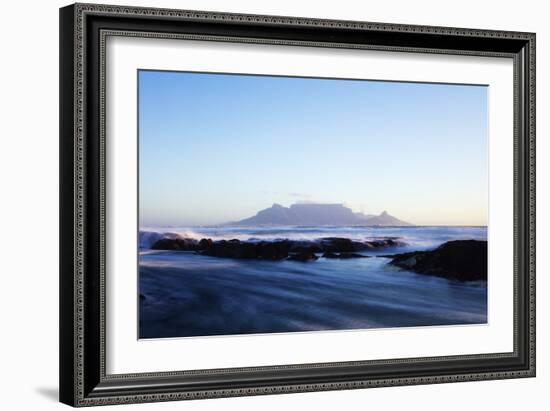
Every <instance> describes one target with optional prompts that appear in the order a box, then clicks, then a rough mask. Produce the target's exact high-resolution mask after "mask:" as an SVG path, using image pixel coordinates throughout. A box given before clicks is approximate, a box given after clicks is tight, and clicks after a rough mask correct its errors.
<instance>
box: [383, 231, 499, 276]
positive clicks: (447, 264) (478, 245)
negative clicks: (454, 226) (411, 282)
mask: <svg viewBox="0 0 550 411" xmlns="http://www.w3.org/2000/svg"><path fill="white" fill-rule="evenodd" d="M385 257H389V258H391V259H392V260H391V261H390V264H391V265H394V266H396V267H399V268H402V269H405V270H410V271H414V272H416V273H419V274H426V275H433V276H437V277H444V278H447V279H449V280H455V281H487V265H488V264H487V241H479V240H455V241H448V242H446V243H444V244H442V245H441V246H439V247H438V248H436V249H435V250H431V251H414V252H410V253H403V254H396V255H389V256H385Z"/></svg>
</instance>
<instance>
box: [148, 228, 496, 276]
mask: <svg viewBox="0 0 550 411" xmlns="http://www.w3.org/2000/svg"><path fill="white" fill-rule="evenodd" d="M403 246H406V244H405V243H404V242H403V241H401V240H400V239H399V238H396V237H386V238H377V239H372V240H368V241H356V240H351V239H348V238H342V237H326V238H321V239H319V240H288V239H282V240H273V241H241V240H238V239H232V240H212V239H210V238H202V239H200V240H197V239H193V238H181V237H178V238H162V239H160V240H158V241H156V242H155V243H154V244H153V245H152V246H151V249H153V250H166V251H192V252H195V253H197V254H200V255H205V256H210V257H218V258H231V259H242V260H268V261H281V260H288V261H297V262H304V263H306V262H313V261H316V260H318V259H319V258H320V257H322V258H326V259H334V260H344V259H353V258H370V257H371V256H368V255H364V254H361V252H364V251H372V250H383V249H391V248H395V247H403ZM380 257H385V258H389V259H391V260H390V261H389V264H391V265H393V266H396V267H399V268H401V269H404V270H408V271H413V272H416V273H418V274H425V275H432V276H438V277H444V278H447V279H449V280H455V281H486V280H487V241H481V240H455V241H448V242H446V243H444V244H442V245H441V246H439V247H438V248H436V249H435V250H430V251H412V252H407V253H401V254H389V255H382V256H380Z"/></svg>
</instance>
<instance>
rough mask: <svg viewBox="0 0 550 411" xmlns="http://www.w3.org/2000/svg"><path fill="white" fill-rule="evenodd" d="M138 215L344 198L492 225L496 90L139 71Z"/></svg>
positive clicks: (248, 210) (222, 213)
mask: <svg viewBox="0 0 550 411" xmlns="http://www.w3.org/2000/svg"><path fill="white" fill-rule="evenodd" d="M138 75H139V108H138V109H139V178H140V181H139V192H140V204H139V207H140V225H141V226H158V225H201V224H217V223H222V222H227V221H233V220H239V219H242V218H245V217H249V216H251V215H254V214H255V213H256V212H257V211H259V210H260V209H263V208H266V207H269V206H271V205H272V204H273V203H280V204H282V205H285V206H288V205H290V204H292V203H295V202H323V203H325V202H326V203H344V204H346V205H347V206H349V207H351V208H352V209H354V210H355V211H364V212H366V213H375V214H378V213H380V212H382V211H383V210H387V211H388V212H389V213H390V214H392V215H394V216H396V217H398V218H400V219H403V220H406V221H409V222H412V223H415V224H428V225H431V224H433V225H484V224H486V223H487V207H488V136H487V87H485V86H470V85H444V84H427V83H402V82H381V81H366V80H333V79H309V78H292V77H272V76H247V75H225V74H201V73H184V72H159V71H140V72H139V74H138Z"/></svg>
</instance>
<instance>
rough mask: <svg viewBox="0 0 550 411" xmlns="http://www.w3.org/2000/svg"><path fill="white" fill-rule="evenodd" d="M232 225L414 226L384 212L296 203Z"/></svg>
mask: <svg viewBox="0 0 550 411" xmlns="http://www.w3.org/2000/svg"><path fill="white" fill-rule="evenodd" d="M230 224H231V225H244V226H256V225H290V226H292V225H313V226H315V225H335V226H337V225H344V226H345V225H348V226H354V225H367V226H369V225H370V226H408V225H412V224H410V223H407V222H405V221H401V220H399V219H398V218H396V217H393V216H391V215H389V214H388V212H387V211H383V212H382V213H381V214H380V215H378V216H376V215H365V214H363V213H354V212H353V211H352V210H351V209H350V208H348V207H346V206H344V205H343V204H341V203H333V204H323V203H296V204H292V205H291V206H290V207H284V206H282V205H281V204H277V203H274V204H273V205H272V206H271V207H269V208H265V209H263V210H260V211H258V212H257V213H256V215H255V216H253V217H249V218H245V219H244V220H241V221H236V222H234V223H230Z"/></svg>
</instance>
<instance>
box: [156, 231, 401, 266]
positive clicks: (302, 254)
mask: <svg viewBox="0 0 550 411" xmlns="http://www.w3.org/2000/svg"><path fill="white" fill-rule="evenodd" d="M402 245H404V243H403V242H401V241H400V240H398V239H396V238H382V239H374V240H368V241H356V240H350V239H349V238H340V237H327V238H322V239H320V240H312V241H307V240H296V241H295V240H277V241H240V240H238V239H233V240H218V241H213V240H212V239H210V238H203V239H201V240H200V241H198V240H196V239H191V238H162V239H160V240H158V241H157V242H156V243H154V244H153V245H152V247H151V248H152V249H153V250H167V251H195V252H198V253H200V254H202V255H206V256H210V257H220V258H235V259H260V260H273V261H277V260H284V259H287V258H288V259H289V260H294V261H314V260H316V259H317V258H318V256H317V255H316V254H320V253H325V254H324V255H323V256H324V257H325V258H339V259H346V258H359V257H364V256H363V255H361V254H358V252H360V251H365V250H371V249H381V248H391V247H397V246H402ZM313 257H315V258H313Z"/></svg>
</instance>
